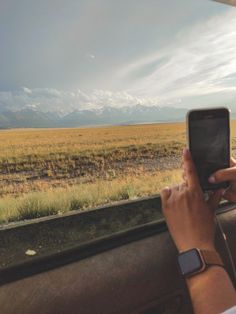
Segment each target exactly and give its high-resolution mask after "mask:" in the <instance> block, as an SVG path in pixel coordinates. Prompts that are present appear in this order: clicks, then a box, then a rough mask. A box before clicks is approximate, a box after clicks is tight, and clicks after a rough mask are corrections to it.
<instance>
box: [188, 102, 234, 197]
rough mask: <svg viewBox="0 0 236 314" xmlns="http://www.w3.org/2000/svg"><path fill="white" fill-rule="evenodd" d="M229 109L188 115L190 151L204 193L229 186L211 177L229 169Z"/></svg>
mask: <svg viewBox="0 0 236 314" xmlns="http://www.w3.org/2000/svg"><path fill="white" fill-rule="evenodd" d="M229 121H230V119H229V110H228V109H227V108H213V109H201V110H191V111H190V112H189V113H188V115H187V127H188V143H189V149H190V152H191V155H192V158H193V161H194V163H195V166H196V170H197V173H198V177H199V181H200V184H201V187H202V189H203V191H209V190H216V189H220V188H224V189H226V188H227V187H228V186H229V183H228V182H215V183H211V182H210V181H209V177H210V176H211V175H212V174H213V173H215V172H216V171H218V170H220V169H225V168H229V166H230V124H229Z"/></svg>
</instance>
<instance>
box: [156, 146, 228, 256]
mask: <svg viewBox="0 0 236 314" xmlns="http://www.w3.org/2000/svg"><path fill="white" fill-rule="evenodd" d="M183 163H184V172H185V174H184V175H185V178H186V182H184V183H183V184H182V185H179V186H176V187H172V188H169V187H167V188H165V189H164V190H162V192H161V199H162V208H163V213H164V216H165V218H166V222H167V225H168V227H169V231H170V233H171V236H172V238H173V240H174V242H175V244H176V246H177V248H178V250H179V251H186V250H189V249H192V248H199V249H206V250H214V249H215V246H214V238H215V214H214V209H216V207H217V206H218V204H219V202H220V199H221V195H222V192H223V191H222V190H219V191H217V192H215V193H213V194H212V195H211V196H210V198H209V200H208V201H205V199H204V194H203V192H202V189H201V186H200V183H199V179H198V176H197V172H196V169H195V166H194V163H193V161H192V157H191V154H190V152H189V150H187V149H185V150H184V153H183Z"/></svg>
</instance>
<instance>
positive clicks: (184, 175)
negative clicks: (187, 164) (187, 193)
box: [182, 172, 187, 182]
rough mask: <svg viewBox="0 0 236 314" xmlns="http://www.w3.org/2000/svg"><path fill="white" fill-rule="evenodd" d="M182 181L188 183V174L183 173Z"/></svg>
mask: <svg viewBox="0 0 236 314" xmlns="http://www.w3.org/2000/svg"><path fill="white" fill-rule="evenodd" d="M182 179H183V180H184V182H186V181H187V176H186V172H183V173H182Z"/></svg>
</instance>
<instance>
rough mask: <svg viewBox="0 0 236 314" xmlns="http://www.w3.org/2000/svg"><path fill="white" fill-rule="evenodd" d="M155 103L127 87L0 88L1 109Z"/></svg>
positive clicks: (94, 107)
mask: <svg viewBox="0 0 236 314" xmlns="http://www.w3.org/2000/svg"><path fill="white" fill-rule="evenodd" d="M29 91H30V92H29ZM157 103H158V98H157V97H153V98H150V97H136V96H132V95H131V94H129V93H127V92H126V91H121V92H112V91H108V90H99V89H95V90H93V91H91V92H90V93H85V92H83V91H82V90H80V89H76V90H71V91H64V90H57V89H50V88H34V89H28V88H27V87H23V88H22V89H21V90H17V91H12V92H0V110H6V109H9V110H19V109H22V108H31V109H38V110H42V111H57V112H58V111H60V112H62V113H68V112H71V111H73V110H79V109H99V108H102V107H107V106H108V107H116V108H119V107H124V106H135V105H137V104H141V105H145V106H153V105H156V104H157Z"/></svg>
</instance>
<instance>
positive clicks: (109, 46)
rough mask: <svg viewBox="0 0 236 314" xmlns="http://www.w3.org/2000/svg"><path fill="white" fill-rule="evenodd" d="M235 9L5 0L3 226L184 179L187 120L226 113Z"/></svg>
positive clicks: (235, 78) (0, 145)
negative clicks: (200, 111)
mask: <svg viewBox="0 0 236 314" xmlns="http://www.w3.org/2000/svg"><path fill="white" fill-rule="evenodd" d="M235 10H236V9H235V8H233V7H230V6H226V5H223V4H220V3H217V2H214V1H205V0H198V1H195V0H184V1H172V0H158V1H151V0H148V1H134V0H130V1H127V0H126V1H123V0H121V1H111V0H96V1H87V0H86V1H85V0H78V1H74V0H68V1H58V0H50V1H46V0H42V1H28V0H23V1H16V0H10V1H9V0H2V1H1V3H0V43H1V58H0V69H1V76H0V129H1V130H0V196H1V198H0V223H1V224H8V223H12V222H17V221H20V220H28V219H33V218H38V217H43V216H48V215H54V214H59V215H63V214H64V213H67V212H70V211H72V210H78V211H86V210H88V209H92V208H96V207H97V206H100V205H104V204H111V203H114V202H118V201H121V200H133V199H138V198H140V197H147V196H152V195H157V194H158V193H159V192H160V190H161V189H162V188H163V187H164V186H166V185H169V184H174V183H178V182H180V181H181V170H180V167H181V151H182V149H183V147H184V146H185V143H186V137H185V133H186V131H185V122H184V119H185V115H186V112H187V111H188V110H189V109H191V108H196V107H211V106H228V107H229V108H230V109H231V116H232V143H233V150H235V145H236V122H235V121H234V120H233V119H235V118H236V109H235V108H236V105H235V99H236V89H235V82H236V60H235V55H236V45H235V43H236V15H235V13H236V11H235Z"/></svg>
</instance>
